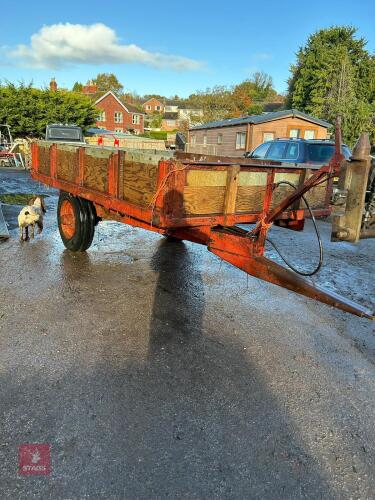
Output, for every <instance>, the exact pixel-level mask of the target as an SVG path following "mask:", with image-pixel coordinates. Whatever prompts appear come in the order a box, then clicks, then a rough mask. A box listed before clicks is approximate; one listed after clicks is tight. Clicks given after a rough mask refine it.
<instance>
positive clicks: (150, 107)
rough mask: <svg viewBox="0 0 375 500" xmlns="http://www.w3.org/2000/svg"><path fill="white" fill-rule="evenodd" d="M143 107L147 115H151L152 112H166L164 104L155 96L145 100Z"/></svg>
mask: <svg viewBox="0 0 375 500" xmlns="http://www.w3.org/2000/svg"><path fill="white" fill-rule="evenodd" d="M142 108H143V111H144V112H145V113H146V115H151V114H152V113H164V104H163V103H162V102H160V101H159V100H158V99H156V98H155V97H151V99H148V100H147V101H146V102H144V103H143V104H142Z"/></svg>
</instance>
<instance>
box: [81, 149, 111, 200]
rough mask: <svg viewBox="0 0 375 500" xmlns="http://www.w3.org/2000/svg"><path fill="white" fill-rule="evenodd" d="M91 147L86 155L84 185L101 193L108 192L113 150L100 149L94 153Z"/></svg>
mask: <svg viewBox="0 0 375 500" xmlns="http://www.w3.org/2000/svg"><path fill="white" fill-rule="evenodd" d="M91 149H92V148H87V150H86V154H85V157H84V169H83V185H84V187H86V188H90V189H94V190H95V191H99V192H101V193H108V170H109V158H110V156H111V155H112V152H111V151H105V150H102V151H101V150H98V151H97V152H96V151H95V154H94V155H93V154H91V151H90V150H91ZM88 151H90V153H89V152H88ZM98 153H99V154H98Z"/></svg>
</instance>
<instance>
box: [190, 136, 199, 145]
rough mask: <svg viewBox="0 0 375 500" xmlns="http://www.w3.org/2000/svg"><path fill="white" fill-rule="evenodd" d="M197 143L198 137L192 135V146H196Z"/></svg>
mask: <svg viewBox="0 0 375 500" xmlns="http://www.w3.org/2000/svg"><path fill="white" fill-rule="evenodd" d="M196 142H197V138H196V136H195V135H192V136H191V137H190V144H196Z"/></svg>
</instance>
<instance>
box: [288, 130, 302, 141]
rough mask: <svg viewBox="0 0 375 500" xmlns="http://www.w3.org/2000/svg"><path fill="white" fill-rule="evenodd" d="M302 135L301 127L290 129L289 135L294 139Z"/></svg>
mask: <svg viewBox="0 0 375 500" xmlns="http://www.w3.org/2000/svg"><path fill="white" fill-rule="evenodd" d="M300 136H301V129H299V128H291V129H290V130H289V137H293V138H294V139H297V138H298V137H300Z"/></svg>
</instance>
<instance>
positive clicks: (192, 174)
mask: <svg viewBox="0 0 375 500" xmlns="http://www.w3.org/2000/svg"><path fill="white" fill-rule="evenodd" d="M226 184H227V172H226V171H225V170H223V171H216V170H212V169H210V170H208V169H207V170H188V171H187V174H186V185H187V186H201V187H203V186H226Z"/></svg>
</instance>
